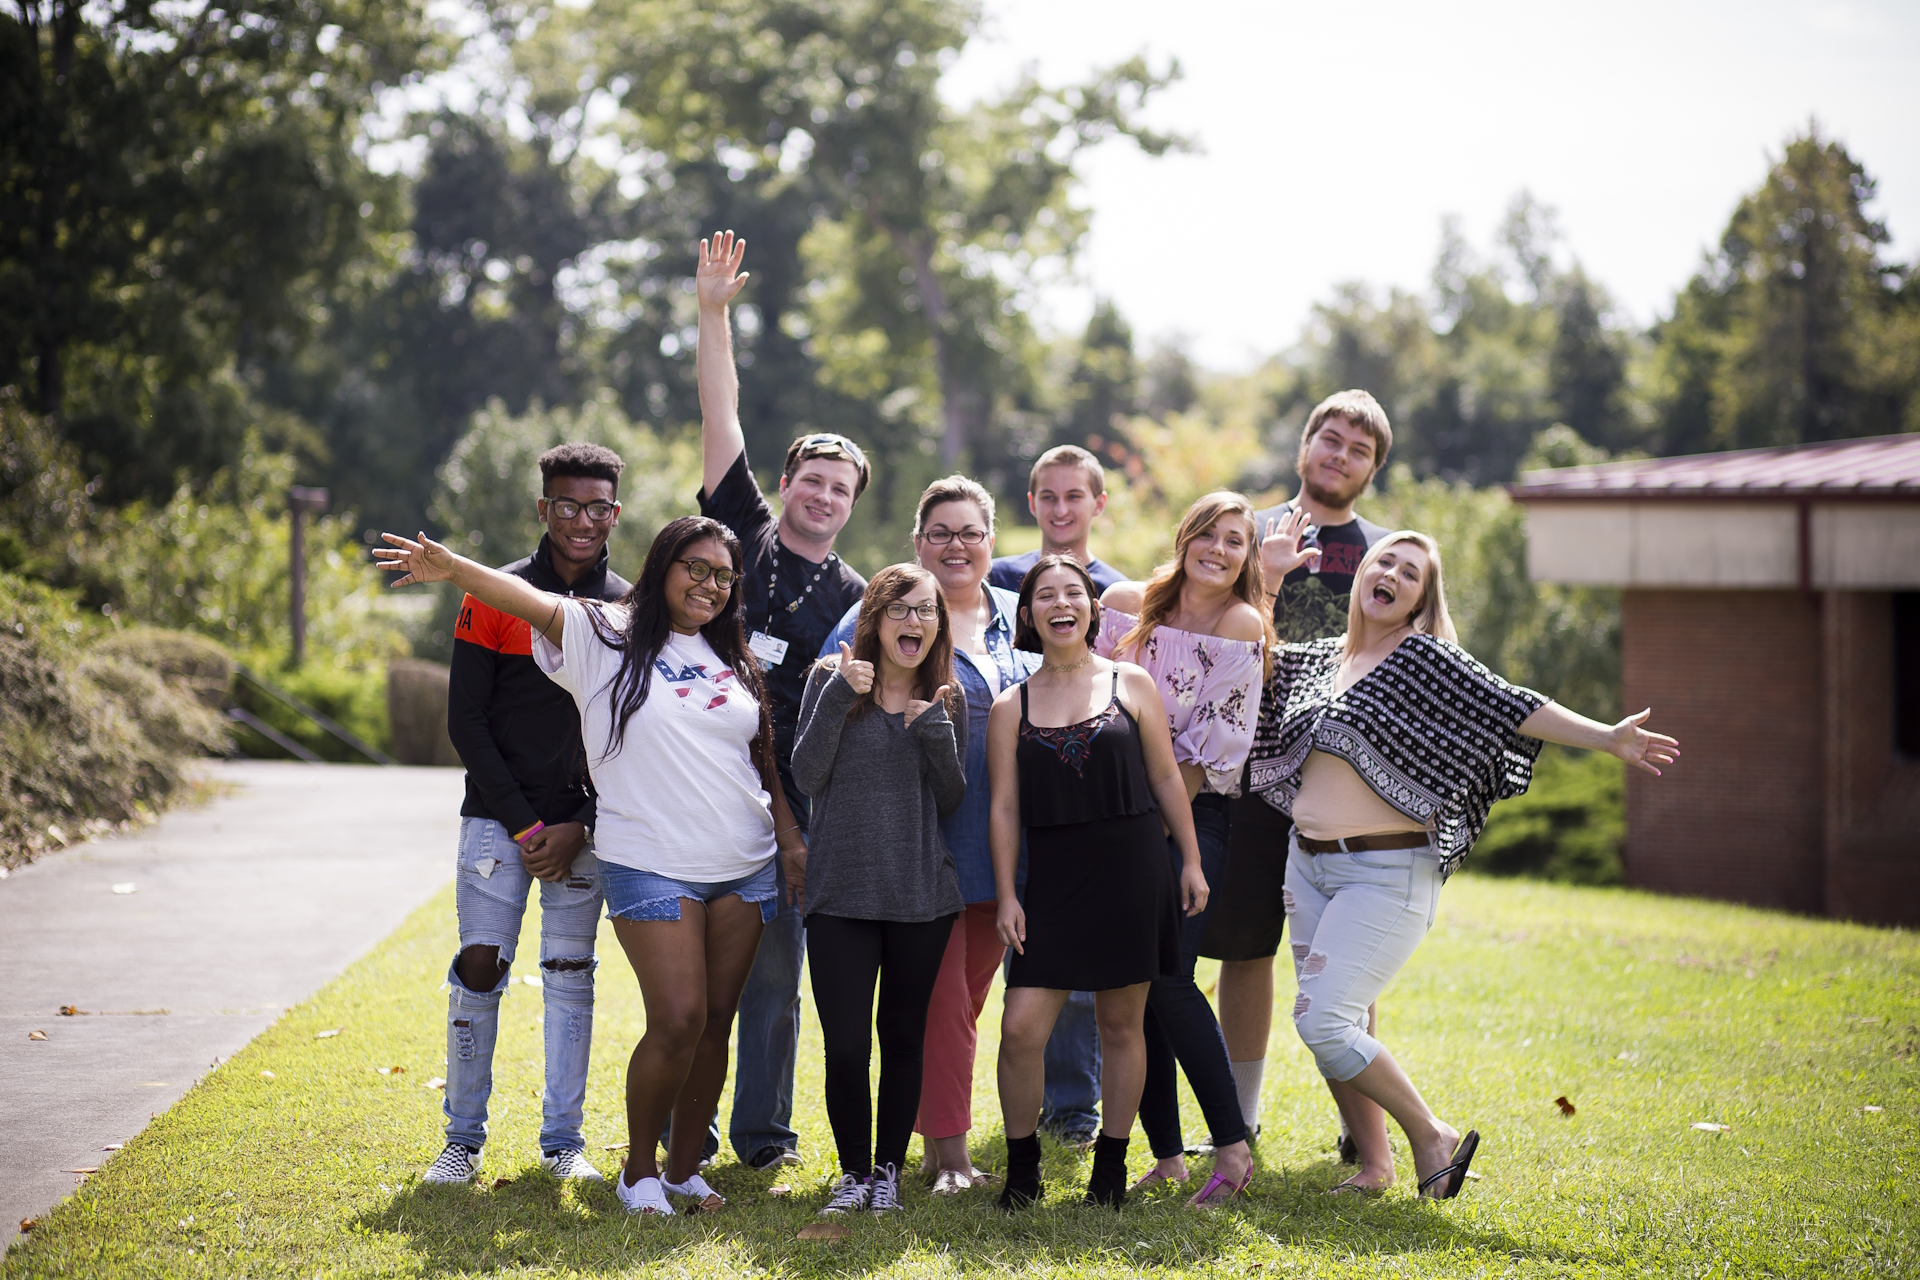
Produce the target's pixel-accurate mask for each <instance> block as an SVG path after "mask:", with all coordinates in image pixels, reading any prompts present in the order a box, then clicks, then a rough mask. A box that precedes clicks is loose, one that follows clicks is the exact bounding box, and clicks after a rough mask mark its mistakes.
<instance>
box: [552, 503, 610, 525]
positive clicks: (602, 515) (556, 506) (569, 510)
mask: <svg viewBox="0 0 1920 1280" xmlns="http://www.w3.org/2000/svg"><path fill="white" fill-rule="evenodd" d="M545 501H546V504H547V511H548V512H549V513H550V514H552V515H553V516H554V517H555V518H557V519H560V520H571V519H573V518H574V517H576V516H578V515H579V514H580V513H581V512H582V511H584V512H586V513H587V519H589V520H591V521H593V522H594V523H595V524H605V523H606V522H607V521H609V520H611V519H613V513H614V512H616V511H618V510H619V509H620V504H619V503H617V502H575V501H574V500H573V499H572V498H548V499H546V500H545Z"/></svg>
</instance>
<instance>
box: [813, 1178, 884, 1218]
mask: <svg viewBox="0 0 1920 1280" xmlns="http://www.w3.org/2000/svg"><path fill="white" fill-rule="evenodd" d="M872 1199H873V1187H872V1185H871V1184H870V1183H869V1182H868V1181H867V1179H865V1178H861V1177H856V1176H855V1175H853V1174H851V1173H843V1174H841V1175H840V1181H838V1182H836V1183H834V1184H833V1192H832V1194H830V1195H829V1196H828V1197H827V1202H826V1203H825V1204H824V1205H822V1206H820V1216H821V1217H823V1218H837V1217H839V1216H841V1215H842V1214H847V1213H858V1212H859V1211H860V1210H862V1209H864V1208H866V1207H867V1205H868V1204H869V1203H870V1202H871V1200H872Z"/></svg>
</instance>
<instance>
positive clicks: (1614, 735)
mask: <svg viewBox="0 0 1920 1280" xmlns="http://www.w3.org/2000/svg"><path fill="white" fill-rule="evenodd" d="M1652 714H1653V708H1652V707H1648V708H1647V709H1646V710H1645V711H1642V712H1640V713H1639V714H1638V715H1631V716H1628V717H1627V718H1626V719H1625V720H1622V721H1621V722H1620V723H1619V724H1616V725H1615V726H1613V730H1612V732H1611V733H1610V734H1609V735H1608V739H1609V740H1608V743H1607V750H1608V751H1611V752H1612V753H1613V754H1614V755H1616V756H1619V757H1620V758H1621V759H1622V760H1625V761H1626V762H1627V763H1628V764H1630V765H1632V766H1633V767H1634V768H1636V769H1645V770H1646V771H1647V772H1648V773H1650V774H1652V775H1653V776H1654V777H1656V778H1657V777H1659V776H1660V768H1659V766H1661V765H1663V764H1672V763H1673V762H1674V761H1675V760H1676V759H1678V758H1679V755H1680V743H1679V742H1678V741H1677V740H1676V739H1673V738H1669V737H1668V736H1667V735H1666V734H1664V733H1649V732H1647V731H1646V730H1645V729H1642V728H1641V727H1640V726H1641V725H1643V724H1645V723H1646V722H1647V717H1648V716H1650V715H1652Z"/></svg>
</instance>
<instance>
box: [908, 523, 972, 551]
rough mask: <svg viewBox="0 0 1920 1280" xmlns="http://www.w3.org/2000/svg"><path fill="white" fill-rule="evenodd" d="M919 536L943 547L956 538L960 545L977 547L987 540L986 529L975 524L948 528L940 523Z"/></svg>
mask: <svg viewBox="0 0 1920 1280" xmlns="http://www.w3.org/2000/svg"><path fill="white" fill-rule="evenodd" d="M920 536H921V537H923V538H925V539H926V540H927V541H928V542H931V543H932V544H933V545H934V546H936V547H944V546H946V545H947V544H948V543H949V542H952V541H953V540H954V539H956V538H957V539H959V540H960V543H961V545H962V546H968V547H977V546H979V545H980V544H981V543H983V542H985V541H986V540H987V531H986V530H985V529H982V528H980V527H978V526H977V525H969V526H967V527H966V528H964V529H949V528H947V527H946V526H945V525H943V524H942V525H935V526H934V527H933V528H931V529H928V530H927V531H926V532H925V533H922V534H921V535H920Z"/></svg>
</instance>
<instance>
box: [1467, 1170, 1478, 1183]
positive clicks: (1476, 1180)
mask: <svg viewBox="0 0 1920 1280" xmlns="http://www.w3.org/2000/svg"><path fill="white" fill-rule="evenodd" d="M1467 1176H1468V1177H1469V1178H1472V1179H1473V1180H1474V1181H1475V1182H1478V1181H1480V1175H1479V1174H1477V1173H1475V1172H1474V1171H1473V1170H1471V1169H1469V1170H1467Z"/></svg>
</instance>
